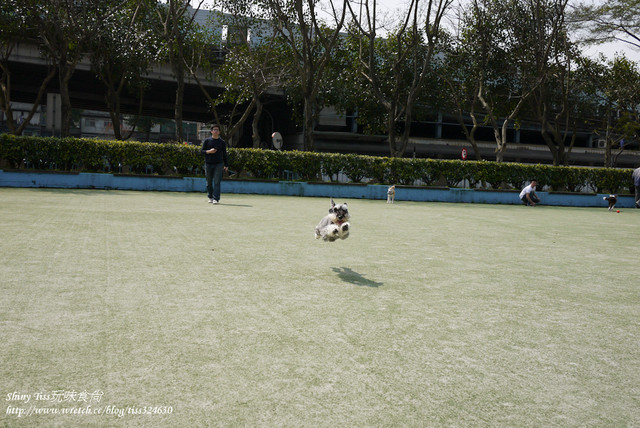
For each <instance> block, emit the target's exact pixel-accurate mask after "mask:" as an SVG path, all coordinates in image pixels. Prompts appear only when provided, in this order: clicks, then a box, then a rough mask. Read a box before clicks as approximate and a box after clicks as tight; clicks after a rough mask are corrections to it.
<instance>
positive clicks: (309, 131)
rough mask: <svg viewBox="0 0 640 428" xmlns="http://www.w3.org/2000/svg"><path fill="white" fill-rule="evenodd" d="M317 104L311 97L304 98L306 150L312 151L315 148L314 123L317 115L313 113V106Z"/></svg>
mask: <svg viewBox="0 0 640 428" xmlns="http://www.w3.org/2000/svg"><path fill="white" fill-rule="evenodd" d="M314 104H315V100H313V99H311V98H307V97H305V100H304V119H303V120H304V133H303V138H304V146H303V147H304V150H305V151H309V152H312V151H313V150H314V149H315V144H314V141H313V124H314V122H315V117H314V113H313V107H314Z"/></svg>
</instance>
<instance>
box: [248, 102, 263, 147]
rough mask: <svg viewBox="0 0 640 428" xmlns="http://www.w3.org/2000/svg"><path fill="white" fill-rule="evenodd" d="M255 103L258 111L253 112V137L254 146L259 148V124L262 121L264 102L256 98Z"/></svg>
mask: <svg viewBox="0 0 640 428" xmlns="http://www.w3.org/2000/svg"><path fill="white" fill-rule="evenodd" d="M255 103H256V112H255V113H254V114H253V121H252V122H251V130H252V135H251V138H252V140H253V148H254V149H258V148H260V131H259V129H258V124H259V122H260V116H261V115H262V102H260V100H257V99H256V100H255Z"/></svg>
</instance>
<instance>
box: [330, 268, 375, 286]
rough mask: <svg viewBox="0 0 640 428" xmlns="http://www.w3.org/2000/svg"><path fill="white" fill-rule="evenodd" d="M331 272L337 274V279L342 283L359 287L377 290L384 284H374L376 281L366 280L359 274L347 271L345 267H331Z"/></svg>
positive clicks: (350, 270)
mask: <svg viewBox="0 0 640 428" xmlns="http://www.w3.org/2000/svg"><path fill="white" fill-rule="evenodd" d="M331 270H333V271H334V272H335V273H337V274H338V278H340V279H341V280H343V281H344V282H348V283H349V284H353V285H357V286H359V287H362V286H365V287H374V288H377V287H380V286H382V285H384V282H376V281H372V280H370V279H367V278H365V277H364V276H362V275H361V274H359V273H358V272H356V271H354V270H352V269H349V268H347V267H340V268H338V267H333V268H331Z"/></svg>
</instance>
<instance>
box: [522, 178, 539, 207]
mask: <svg viewBox="0 0 640 428" xmlns="http://www.w3.org/2000/svg"><path fill="white" fill-rule="evenodd" d="M536 184H537V183H536V180H531V184H529V185H528V186H526V187H525V188H524V189H522V191H521V192H520V200H521V201H522V203H524V204H525V205H527V206H532V207H535V206H536V204H538V203H540V198H538V195H536Z"/></svg>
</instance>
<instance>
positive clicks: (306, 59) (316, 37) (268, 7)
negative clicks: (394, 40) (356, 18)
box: [258, 0, 348, 151]
mask: <svg viewBox="0 0 640 428" xmlns="http://www.w3.org/2000/svg"><path fill="white" fill-rule="evenodd" d="M258 4H260V5H261V7H262V9H263V10H265V11H267V12H268V13H269V17H271V21H272V25H273V28H275V29H277V31H278V34H279V36H280V38H281V40H282V42H283V44H284V45H285V46H286V47H287V49H288V50H289V52H290V55H291V64H292V66H293V68H294V70H295V80H293V81H292V82H291V84H292V86H293V87H295V88H296V89H297V90H299V93H300V95H301V98H302V103H303V115H302V120H303V139H304V149H305V150H310V151H311V150H313V149H314V140H313V124H314V122H315V119H316V118H317V114H318V109H317V101H318V100H317V98H318V92H319V90H320V86H321V85H322V82H323V79H324V74H325V71H326V68H327V64H328V63H329V60H330V58H331V54H332V51H333V49H334V47H335V46H336V44H337V43H338V40H339V38H340V32H341V31H342V28H343V25H344V22H345V17H346V10H347V5H348V1H347V0H328V1H327V6H328V7H327V8H328V14H329V17H330V18H329V19H330V22H328V23H324V22H323V21H322V20H321V19H320V18H319V17H318V14H317V11H316V5H317V0H260V1H259V2H258ZM337 6H341V7H340V8H338V7H337ZM265 18H266V17H265Z"/></svg>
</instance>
